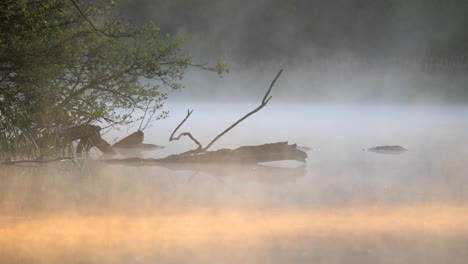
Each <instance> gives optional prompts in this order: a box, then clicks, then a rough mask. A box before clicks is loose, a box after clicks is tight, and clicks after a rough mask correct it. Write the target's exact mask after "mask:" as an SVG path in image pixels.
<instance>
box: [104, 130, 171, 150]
mask: <svg viewBox="0 0 468 264" xmlns="http://www.w3.org/2000/svg"><path fill="white" fill-rule="evenodd" d="M144 139H145V134H144V133H143V131H141V130H138V131H137V132H135V133H132V134H130V135H128V136H127V137H125V138H123V139H121V140H120V141H118V142H117V143H115V144H114V145H112V148H115V149H127V150H153V149H161V148H164V147H162V146H158V145H154V144H145V143H143V140H144Z"/></svg>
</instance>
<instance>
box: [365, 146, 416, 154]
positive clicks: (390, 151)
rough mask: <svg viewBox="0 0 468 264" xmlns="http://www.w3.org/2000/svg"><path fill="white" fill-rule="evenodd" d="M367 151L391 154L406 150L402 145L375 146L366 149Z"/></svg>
mask: <svg viewBox="0 0 468 264" xmlns="http://www.w3.org/2000/svg"><path fill="white" fill-rule="evenodd" d="M368 151H371V152H375V153H380V154H392V155H399V154H401V153H404V152H406V151H408V150H407V149H405V148H404V147H402V146H377V147H373V148H370V149H368Z"/></svg>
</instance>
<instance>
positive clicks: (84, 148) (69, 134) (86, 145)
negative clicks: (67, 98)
mask: <svg viewBox="0 0 468 264" xmlns="http://www.w3.org/2000/svg"><path fill="white" fill-rule="evenodd" d="M100 131H101V128H100V127H99V126H93V125H88V124H86V125H79V126H74V127H70V128H67V129H64V130H62V131H60V132H59V135H60V136H61V137H63V138H64V139H66V140H70V141H74V140H80V142H79V143H78V146H77V149H76V152H77V153H81V152H88V151H89V150H90V149H91V147H93V146H95V147H97V148H98V149H99V150H100V151H102V152H103V153H104V154H115V151H114V150H113V149H112V147H111V146H110V145H109V143H107V142H106V141H105V140H104V139H102V138H101V134H100Z"/></svg>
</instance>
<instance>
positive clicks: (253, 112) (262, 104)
mask: <svg viewBox="0 0 468 264" xmlns="http://www.w3.org/2000/svg"><path fill="white" fill-rule="evenodd" d="M282 72H283V70H282V69H281V70H280V71H279V72H278V74H277V75H276V77H275V79H273V82H271V84H270V87H269V88H268V90H267V92H266V93H265V96H264V97H263V99H262V102H261V104H260V105H259V106H258V107H257V108H255V109H254V110H252V111H250V112H249V113H248V114H246V115H245V116H244V117H242V118H241V119H239V120H237V121H236V122H235V123H234V124H232V125H231V126H230V127H228V128H226V129H225V130H224V131H223V132H221V133H220V134H219V135H217V136H216V137H215V138H213V140H211V142H210V143H208V145H207V146H206V147H205V148H204V149H203V151H206V150H208V149H209V148H210V147H211V145H213V144H214V143H215V142H216V141H217V140H218V139H220V138H221V137H222V136H224V134H226V133H227V132H229V130H231V129H233V128H234V127H235V126H237V125H238V124H239V123H240V122H242V121H244V120H245V119H247V118H248V117H249V116H251V115H253V114H255V113H256V112H258V111H260V109H262V108H263V107H265V106H266V105H267V103H268V102H269V101H270V99H271V98H272V96H270V97H268V96H269V95H270V92H271V89H272V88H273V85H274V84H275V82H276V80H277V79H278V78H279V77H280V75H281V73H282ZM267 98H268V99H267Z"/></svg>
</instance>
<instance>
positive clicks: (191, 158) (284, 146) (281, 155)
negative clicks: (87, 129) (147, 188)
mask: <svg viewBox="0 0 468 264" xmlns="http://www.w3.org/2000/svg"><path fill="white" fill-rule="evenodd" d="M306 158H307V154H306V153H305V152H304V151H301V150H299V149H298V148H297V145H296V144H292V145H289V144H288V142H277V143H270V144H264V145H259V146H243V147H240V148H237V149H233V150H231V149H220V150H216V151H206V152H199V153H195V154H190V155H187V154H174V155H170V156H167V157H165V158H161V159H154V158H148V159H142V158H126V159H105V160H103V161H104V162H106V163H109V164H123V165H133V166H151V165H153V166H154V165H156V166H162V165H168V164H210V163H218V164H227V163H229V164H258V163H262V162H270V161H279V160H296V161H299V162H304V163H305V160H306Z"/></svg>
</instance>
